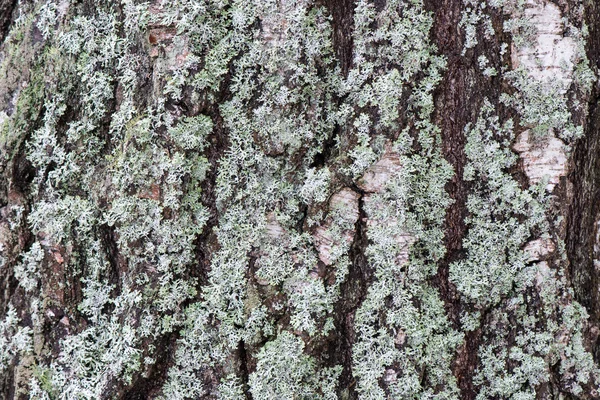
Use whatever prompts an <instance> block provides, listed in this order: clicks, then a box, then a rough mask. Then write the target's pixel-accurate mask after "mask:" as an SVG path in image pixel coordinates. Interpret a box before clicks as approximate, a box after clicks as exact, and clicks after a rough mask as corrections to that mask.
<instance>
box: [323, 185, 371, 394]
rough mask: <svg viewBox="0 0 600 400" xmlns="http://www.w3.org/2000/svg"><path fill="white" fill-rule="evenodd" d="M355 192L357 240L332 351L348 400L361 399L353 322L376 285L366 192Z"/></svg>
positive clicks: (336, 313)
mask: <svg viewBox="0 0 600 400" xmlns="http://www.w3.org/2000/svg"><path fill="white" fill-rule="evenodd" d="M353 190H355V191H357V192H359V193H360V197H359V199H358V210H359V216H358V220H357V221H356V224H355V226H354V232H355V233H354V240H353V241H352V244H351V246H350V254H349V256H350V260H351V263H350V266H349V269H348V275H347V276H346V279H345V280H344V282H342V284H341V285H340V298H339V300H338V301H337V303H336V304H335V307H334V324H335V328H336V329H335V332H336V340H335V341H334V342H333V344H332V346H330V349H329V351H330V357H331V360H332V362H333V363H334V364H339V365H342V366H343V370H342V374H341V376H340V380H339V385H340V386H339V387H340V390H341V396H340V398H344V399H348V400H351V399H358V394H357V393H356V390H355V383H356V382H355V378H354V376H353V374H352V346H353V344H354V341H355V340H356V332H355V331H354V319H355V316H356V311H357V310H358V308H359V307H360V305H361V304H362V303H363V301H364V299H365V297H366V295H367V289H368V287H369V285H370V284H371V282H372V281H373V270H372V268H370V267H369V263H368V261H367V257H366V255H365V249H366V247H367V245H368V244H369V239H368V238H367V215H366V213H365V211H364V192H362V191H361V190H360V189H359V188H358V187H356V186H355V187H353ZM344 396H346V397H344Z"/></svg>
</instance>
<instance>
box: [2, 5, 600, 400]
mask: <svg viewBox="0 0 600 400" xmlns="http://www.w3.org/2000/svg"><path fill="white" fill-rule="evenodd" d="M84 3H85V2H84ZM19 4H20V5H19V7H20V8H19V10H17V14H18V15H19V17H18V19H17V21H16V22H15V23H14V24H13V28H12V29H11V32H10V33H9V36H8V38H7V40H6V41H5V45H4V50H3V51H4V53H5V54H3V56H2V58H1V60H2V64H1V66H0V71H3V72H2V73H3V75H2V78H1V81H0V82H1V83H2V85H3V86H2V88H3V89H2V90H3V91H6V96H4V98H3V99H1V101H2V103H0V104H1V105H2V106H3V107H5V108H6V109H7V110H8V109H11V112H10V114H9V113H6V112H4V111H3V112H4V114H0V127H1V131H0V135H1V136H0V147H1V148H2V149H3V152H2V158H0V163H1V164H2V166H3V167H4V165H5V163H6V162H7V160H10V159H11V157H14V155H15V154H17V155H18V153H19V152H22V153H23V154H25V156H26V159H27V160H28V162H29V163H30V164H31V166H32V167H33V169H34V170H35V174H34V175H35V176H33V177H32V179H31V180H32V182H31V183H29V186H28V187H27V188H26V189H25V191H26V193H25V194H20V195H19V196H21V197H25V196H26V197H27V201H28V202H29V203H30V204H31V205H32V206H31V208H25V206H23V205H21V203H20V202H19V201H17V200H14V201H13V200H11V201H13V203H14V204H11V208H10V209H9V211H7V212H8V214H7V215H9V217H7V218H8V220H9V222H10V224H11V225H10V226H11V227H15V228H19V229H20V227H22V226H26V227H27V230H28V231H30V232H31V233H32V237H31V240H30V242H29V243H28V244H27V245H26V246H25V247H26V248H23V249H20V250H19V255H18V257H16V258H15V259H13V258H14V257H13V258H10V257H9V256H8V255H9V254H12V248H11V249H6V248H5V247H6V245H5V244H4V243H3V242H0V267H2V266H3V264H5V265H8V263H11V266H14V268H13V275H14V278H15V279H16V281H17V282H18V285H19V290H22V291H23V292H24V293H26V294H27V296H28V297H27V300H25V301H26V302H27V306H26V307H25V309H26V310H27V313H28V314H29V315H17V313H16V311H15V305H13V304H11V305H9V308H8V310H9V311H8V313H7V315H6V317H5V318H4V319H3V321H2V322H0V372H1V371H4V370H7V368H8V367H9V366H10V365H12V364H13V363H14V362H16V361H15V360H17V359H20V360H25V359H26V357H31V356H32V355H33V358H34V362H32V363H31V365H32V367H31V368H32V372H31V374H30V377H29V379H28V382H27V383H26V384H24V385H22V386H21V387H19V388H18V390H20V391H21V392H23V393H27V394H28V395H29V397H30V398H35V399H97V398H103V396H104V397H106V398H116V397H119V396H124V395H125V394H124V393H125V392H127V391H128V390H129V389H131V388H132V387H134V386H135V385H136V383H138V382H140V381H144V382H147V381H154V380H156V375H154V372H153V371H155V370H156V368H159V367H160V368H164V369H165V371H164V374H163V375H164V382H162V381H160V380H157V381H156V382H153V384H155V385H156V386H155V387H153V389H152V396H153V398H161V399H189V398H219V399H241V398H245V396H246V395H247V394H251V395H252V397H253V398H257V399H275V398H286V399H287V398H322V399H335V398H338V395H340V394H342V393H348V390H349V388H341V387H340V384H339V381H340V379H341V376H342V372H343V368H342V365H340V364H339V363H338V361H333V360H332V358H331V357H332V356H331V355H330V352H331V347H329V348H328V346H331V341H332V340H336V339H335V338H336V336H335V335H336V334H338V332H336V331H337V329H339V321H336V320H335V317H336V316H335V312H336V306H337V305H338V304H339V302H340V301H342V300H344V299H345V298H347V297H348V296H351V295H356V294H352V293H342V291H341V287H342V284H343V283H344V282H346V281H347V280H348V279H356V277H354V276H352V273H351V272H352V270H353V269H354V268H356V266H355V265H353V263H355V262H356V259H352V258H351V255H352V254H354V253H355V252H356V251H357V243H358V242H359V241H361V240H362V241H363V242H364V243H366V245H365V247H364V248H362V249H359V250H358V251H360V252H363V254H362V256H364V260H365V261H364V262H365V264H366V265H365V266H364V268H365V269H366V270H368V271H371V272H370V274H371V277H370V281H368V282H364V285H365V286H366V287H365V290H364V296H363V297H362V298H360V299H358V300H359V302H358V305H357V307H358V308H357V310H356V312H355V314H353V315H351V316H347V318H348V319H349V320H351V321H352V323H351V324H350V325H348V326H350V327H351V328H352V329H353V332H352V336H353V342H352V347H351V349H349V353H350V354H351V357H352V359H351V362H350V364H351V365H349V366H347V367H349V368H350V371H346V372H345V373H346V374H350V375H351V376H352V378H353V379H354V380H355V383H352V385H355V386H354V388H353V389H352V390H353V391H356V393H357V395H358V397H359V398H361V399H363V398H364V399H384V398H420V399H421V398H432V399H433V398H436V399H456V398H459V396H460V391H459V387H458V383H457V377H456V376H455V375H454V372H453V370H452V368H453V362H454V361H455V358H456V354H457V351H458V349H459V348H460V346H461V345H462V344H464V340H465V339H464V336H465V334H468V333H469V332H473V331H476V330H482V331H481V334H482V337H483V341H482V345H481V346H480V347H479V349H478V350H477V351H478V357H479V360H480V365H479V366H478V367H477V369H476V371H475V372H474V384H475V386H476V387H477V389H478V398H479V399H484V398H491V397H499V398H513V399H526V398H535V396H536V390H537V388H538V387H539V386H540V385H541V384H543V383H545V382H548V381H549V379H550V373H551V371H550V369H551V368H554V367H555V366H557V365H558V362H559V361H560V365H559V366H558V369H559V372H558V375H559V376H560V385H562V386H561V387H562V390H564V391H567V392H570V393H572V394H574V395H578V394H579V393H581V392H582V390H583V388H582V387H583V386H585V385H588V386H589V385H596V383H595V382H596V381H595V380H594V379H597V377H598V375H599V372H598V370H597V367H596V366H595V365H594V363H593V359H592V357H591V355H590V353H589V352H587V351H586V349H585V346H584V344H585V343H584V339H583V334H582V332H583V331H584V329H585V324H586V322H585V320H586V318H587V314H586V312H585V310H584V309H583V308H582V307H581V306H580V305H579V304H577V303H576V302H574V301H572V299H571V296H570V294H569V290H570V289H568V285H567V283H566V280H565V278H564V277H563V276H561V273H560V268H559V266H557V265H549V264H548V263H545V261H539V260H537V261H539V262H532V260H531V255H530V254H529V253H528V252H527V251H526V250H525V248H526V246H527V244H528V243H529V242H530V240H531V239H534V238H537V237H542V238H544V239H548V238H549V237H550V232H549V227H548V223H547V218H548V217H547V208H546V204H547V201H548V200H547V196H548V195H547V193H546V192H545V188H544V186H543V183H542V184H540V185H537V186H531V187H529V188H524V187H522V186H521V185H520V184H519V183H518V182H517V180H516V179H515V178H514V177H513V176H512V175H511V174H510V170H511V168H512V167H513V166H514V164H515V162H516V160H517V156H516V155H515V154H514V153H513V152H512V151H511V147H510V146H511V142H512V141H513V139H514V136H515V135H516V132H517V130H518V128H517V127H516V126H515V125H516V124H515V123H513V121H512V120H511V119H506V120H501V119H500V117H499V116H498V115H497V114H496V113H495V110H494V109H493V106H492V105H491V103H490V102H486V103H485V106H484V107H483V109H482V110H481V112H480V113H479V115H478V118H477V120H476V121H473V124H471V125H469V126H468V127H467V128H466V129H465V135H466V139H467V144H466V147H465V153H466V158H467V165H466V167H465V173H464V175H463V176H462V177H460V179H464V180H465V181H467V182H470V183H472V185H471V186H470V189H469V190H470V192H469V196H468V201H467V211H468V213H469V216H468V218H467V219H466V224H467V227H468V231H467V233H466V236H465V237H464V240H463V246H464V250H465V254H464V257H462V258H461V259H459V260H457V261H455V262H453V263H452V264H451V265H450V267H449V280H450V283H452V284H453V285H454V287H455V288H456V290H457V292H458V296H459V297H460V299H459V300H460V302H461V304H462V305H463V310H462V311H463V312H462V313H461V315H460V321H459V323H456V321H454V322H452V321H451V320H450V317H449V315H447V310H446V305H445V304H444V301H443V299H442V295H441V294H440V292H439V288H438V287H437V286H436V284H435V283H434V282H433V281H434V276H435V275H436V273H437V272H438V267H439V264H440V260H442V258H443V257H444V255H445V252H446V249H445V246H444V241H443V240H444V229H445V228H446V227H445V226H444V221H445V217H446V212H447V209H448V207H449V206H450V205H451V203H452V201H451V199H450V196H449V195H448V193H447V192H446V189H445V188H446V185H447V183H448V182H449V181H450V179H451V178H452V177H453V175H454V173H455V172H454V171H453V169H452V167H451V166H450V164H449V163H448V162H447V161H446V160H445V159H444V158H443V157H442V150H441V147H442V139H441V135H440V131H439V128H438V127H437V126H436V125H435V124H434V123H433V122H432V114H433V112H434V91H435V90H436V88H437V87H438V85H439V84H440V82H441V81H442V79H443V74H444V70H445V68H446V65H445V59H444V58H443V57H442V56H440V54H439V51H438V49H437V48H436V46H435V43H432V42H431V39H430V38H431V30H432V27H433V23H434V17H433V13H431V12H429V11H426V10H425V4H424V2H423V1H422V0H388V1H386V2H377V1H367V0H359V1H356V3H355V4H354V10H353V16H354V20H353V33H352V35H353V36H352V39H353V50H352V63H351V65H350V67H349V69H348V71H347V75H345V74H343V73H342V70H343V68H342V66H341V65H339V62H338V60H337V57H336V53H335V49H334V44H333V37H334V33H333V30H334V26H333V25H334V24H333V22H332V17H331V15H330V14H331V10H327V9H326V8H325V7H324V6H323V5H322V4H321V2H314V1H309V0H286V1H275V0H266V1H263V0H261V1H259V0H255V1H247V0H195V1H193V0H182V1H177V2H167V1H155V2H152V3H138V2H135V1H132V0H123V1H121V2H116V3H115V2H110V1H100V2H94V7H92V8H90V7H86V6H85V5H84V4H81V3H74V2H69V1H52V0H48V1H39V2H36V3H34V4H33V5H26V4H21V3H19ZM464 4H465V7H466V8H465V10H466V11H465V14H464V15H463V21H462V22H461V25H460V26H461V28H462V29H464V31H465V35H466V36H465V37H466V43H465V52H464V53H463V54H466V53H467V51H468V50H469V49H471V48H473V47H474V46H475V45H476V44H477V37H478V35H477V32H478V29H479V30H480V32H483V33H484V35H483V36H481V37H480V40H484V39H485V38H486V37H490V36H491V35H493V34H494V32H493V31H494V28H493V26H492V23H491V19H490V17H489V15H487V14H486V9H487V8H489V7H492V8H497V9H500V8H503V9H504V10H505V11H507V13H513V14H514V18H512V17H511V18H512V19H510V20H509V21H508V22H507V23H506V24H505V26H504V29H505V30H506V31H507V32H511V33H512V34H513V42H514V43H515V45H516V46H517V47H518V48H520V47H522V46H526V45H527V44H528V43H531V42H530V41H531V40H533V39H532V38H533V37H535V34H536V31H535V29H533V28H534V27H533V28H532V25H531V24H527V23H526V22H527V21H524V20H523V19H522V15H520V14H519V13H520V12H524V11H523V4H524V3H523V2H520V3H519V2H511V1H494V0H489V1H486V2H481V1H474V0H465V1H464ZM571 25H572V26H571ZM571 25H570V28H571V30H570V32H571V33H572V35H573V37H575V38H576V43H577V46H578V47H577V49H578V50H577V51H578V53H577V55H576V57H577V59H576V60H574V65H575V67H574V68H575V73H574V74H575V75H574V78H573V81H574V82H576V84H578V85H580V86H581V88H582V91H584V92H585V91H586V90H588V89H586V88H589V85H590V83H591V82H592V80H593V75H592V74H591V73H590V71H589V68H588V64H589V63H588V61H587V59H586V58H585V54H584V49H583V40H584V37H585V29H584V28H581V29H576V28H575V25H574V24H571ZM482 29H483V31H481V30H482ZM26 40H27V41H30V42H31V41H34V42H35V45H33V46H32V47H28V46H25V45H24V44H23V43H25V41H26ZM507 48H508V44H506V46H503V47H502V49H501V50H500V51H501V52H502V54H505V53H506V52H507V51H508V50H507ZM34 54H35V58H36V61H35V62H34V61H33V59H34ZM488 56H490V57H489V58H488V57H486V56H485V55H481V56H480V57H479V58H478V60H477V63H476V64H477V65H478V70H479V71H480V72H481V73H482V74H483V75H484V76H486V77H487V78H492V77H496V76H498V75H499V74H500V75H501V76H502V79H506V81H507V83H508V84H510V85H512V87H513V89H514V90H513V91H511V93H510V94H504V95H503V96H502V97H501V98H499V99H495V100H496V101H497V102H498V101H500V102H502V103H503V105H504V106H506V107H508V108H511V109H513V110H514V112H515V113H517V114H518V115H519V116H520V120H519V121H520V122H519V123H520V124H521V126H520V127H519V128H527V129H531V130H532V132H533V133H535V134H540V135H541V134H546V135H547V134H548V133H549V132H550V133H552V134H556V135H557V136H558V137H560V138H561V139H564V140H566V141H572V140H573V139H575V138H577V137H579V136H581V129H580V128H579V127H578V126H577V124H576V123H575V122H574V121H573V120H572V116H571V114H570V110H571V108H570V107H569V106H568V103H567V102H566V97H565V91H566V90H567V89H568V88H567V87H566V86H565V82H560V83H558V84H557V85H556V86H550V85H545V84H543V83H540V82H539V81H538V80H536V79H534V78H532V76H531V73H528V71H527V69H526V68H524V67H521V68H517V67H516V66H514V65H513V66H508V65H501V66H500V65H492V63H491V62H490V59H492V57H491V55H488ZM28 65H31V66H32V70H31V73H30V77H26V78H29V79H24V81H25V80H26V81H27V82H28V84H27V86H26V87H23V88H19V87H18V83H19V82H20V81H19V79H18V78H16V77H15V76H14V75H13V74H11V73H10V71H12V70H11V69H12V68H15V66H28ZM513 67H514V68H513ZM511 68H512V69H514V71H512V72H507V71H509V70H510V69H511ZM5 88H6V89H5ZM3 94H5V93H3ZM11 96H12V97H11ZM9 103H10V104H9ZM9 105H10V106H9ZM4 149H7V151H6V152H5V151H4ZM5 154H6V155H7V156H5ZM1 171H3V170H0V172H1ZM3 179H4V178H3ZM11 195H12V196H13V197H15V196H16V197H18V196H17V194H16V193H12V194H11ZM20 201H21V202H22V200H20ZM357 226H360V227H361V228H360V231H361V233H359V232H358V231H359V229H357ZM1 232H2V231H0V233H1ZM359 235H364V237H363V238H361V237H359ZM553 239H554V238H553ZM199 242H201V243H199ZM14 248H15V249H16V248H17V247H14ZM4 254H7V256H6V257H5V256H4ZM11 257H12V256H11ZM9 258H10V259H9ZM531 298H536V299H539V300H538V302H539V304H541V307H539V309H538V310H533V311H532V310H531V307H530V301H531ZM352 300H357V299H352ZM21 307H22V305H21ZM507 310H508V311H507ZM27 313H26V314H27ZM25 317H27V318H25ZM50 325H51V326H53V327H54V328H53V329H55V330H56V332H57V334H56V335H57V336H56V338H55V339H51V340H56V342H46V341H45V340H46V337H47V336H46V335H45V329H46V328H45V327H46V326H50ZM337 340H339V338H338V339H337ZM342 340H345V339H342ZM165 341H170V346H171V347H169V349H168V351H167V353H168V354H165V349H161V348H159V347H160V346H161V343H164V342H165ZM241 364H244V365H241ZM23 365H25V364H23ZM27 365H29V364H27ZM340 397H342V396H340Z"/></svg>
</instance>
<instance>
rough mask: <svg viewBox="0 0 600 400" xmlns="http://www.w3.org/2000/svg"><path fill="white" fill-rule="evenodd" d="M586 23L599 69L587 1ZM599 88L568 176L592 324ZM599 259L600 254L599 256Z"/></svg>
mask: <svg viewBox="0 0 600 400" xmlns="http://www.w3.org/2000/svg"><path fill="white" fill-rule="evenodd" d="M585 20H586V21H585V22H586V24H587V26H588V28H589V33H590V34H589V36H588V37H587V39H586V52H587V57H588V59H589V60H590V61H591V67H592V70H594V71H598V69H599V68H600V6H599V5H598V3H597V2H595V1H587V2H586V8H585ZM599 105H600V87H599V85H598V82H596V84H595V86H594V87H593V89H592V93H591V96H590V100H589V102H588V118H587V120H586V121H585V124H584V136H583V137H582V138H581V139H579V140H578V142H577V143H576V145H575V149H574V152H573V163H572V168H571V171H570V173H569V176H568V178H569V181H570V182H571V184H572V190H571V197H572V199H571V202H570V204H569V209H568V212H567V231H566V239H565V244H566V251H567V257H568V260H569V275H570V278H571V283H572V285H573V289H574V293H575V299H576V300H577V301H578V302H580V303H581V304H582V305H583V306H585V307H586V309H587V310H588V312H589V314H590V323H591V324H592V325H596V326H598V324H599V323H600V298H599V293H598V288H599V285H600V276H599V275H598V270H597V269H596V268H595V267H594V258H595V257H594V256H595V255H594V243H595V239H596V234H597V232H598V228H597V224H596V221H598V219H599V217H600V204H599V202H598V199H599V198H600V156H599V155H600V107H599ZM596 257H597V254H596ZM593 354H594V359H595V361H596V362H597V363H598V362H600V342H598V341H597V342H596V344H595V345H594V349H593Z"/></svg>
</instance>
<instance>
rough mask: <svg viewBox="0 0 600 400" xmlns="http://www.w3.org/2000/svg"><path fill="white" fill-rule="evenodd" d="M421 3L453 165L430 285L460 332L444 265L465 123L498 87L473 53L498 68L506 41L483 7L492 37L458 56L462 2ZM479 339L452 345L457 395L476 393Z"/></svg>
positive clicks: (457, 209)
mask: <svg viewBox="0 0 600 400" xmlns="http://www.w3.org/2000/svg"><path fill="white" fill-rule="evenodd" d="M425 7H426V9H428V10H431V12H432V13H433V15H434V24H433V28H432V32H431V36H432V38H431V40H432V42H433V43H435V44H436V46H437V47H438V52H439V53H440V54H441V55H443V56H445V57H446V60H447V67H446V71H445V74H444V77H443V79H442V81H441V83H440V85H439V86H438V89H437V91H436V92H435V94H434V96H435V111H434V114H433V119H434V123H435V124H436V125H437V126H438V127H439V128H440V131H441V137H442V154H443V156H444V158H445V159H446V160H447V161H448V162H449V163H450V164H451V165H452V167H453V168H454V176H453V177H452V179H451V180H450V181H449V182H448V183H447V184H446V187H445V189H446V191H447V192H448V194H449V195H450V197H451V198H452V200H453V203H452V204H451V205H450V207H448V209H447V211H446V218H445V229H444V230H445V235H444V243H445V246H446V256H445V257H444V259H443V260H441V262H440V264H439V267H438V272H437V274H436V276H434V278H433V279H432V283H433V285H434V286H435V287H436V288H437V289H438V290H439V293H440V296H441V298H442V300H443V301H444V305H445V309H446V312H447V313H448V317H449V319H450V321H451V323H452V325H453V326H454V328H455V329H458V330H461V324H460V321H459V317H460V313H461V310H462V309H463V308H464V307H467V306H468V305H466V304H463V303H461V301H460V295H459V294H458V293H457V292H456V288H455V286H454V285H453V284H452V283H451V282H450V280H449V266H450V264H451V263H453V262H455V261H457V260H460V259H462V258H464V257H465V252H464V249H463V246H462V242H463V239H464V237H465V235H466V233H467V225H466V223H465V218H466V217H467V216H468V211H467V207H466V201H467V197H468V194H469V190H470V188H469V185H468V183H467V182H465V180H464V179H463V172H464V167H465V165H466V163H467V156H466V153H465V145H466V136H465V127H466V126H467V125H468V124H469V123H474V122H475V121H476V120H477V118H478V116H479V111H480V109H481V106H482V104H483V101H484V99H486V98H487V99H489V101H491V102H492V103H493V104H497V103H498V98H499V95H500V93H501V90H502V83H501V82H500V81H499V78H497V77H492V78H490V77H485V76H484V75H483V74H482V73H481V71H479V68H478V66H477V57H478V56H479V55H482V54H485V55H486V56H487V57H488V59H490V61H491V63H492V65H494V66H497V67H498V69H500V68H499V66H500V65H501V63H502V60H501V59H500V58H499V55H498V54H499V51H498V50H499V48H500V44H501V43H502V42H503V41H505V42H509V41H508V39H507V38H506V37H505V35H504V33H503V29H502V23H503V16H502V14H501V13H499V12H497V11H495V10H493V9H491V10H490V9H488V10H486V11H487V12H488V13H489V14H490V15H491V18H492V23H493V25H494V28H495V30H496V35H495V36H494V37H491V38H486V39H483V35H479V36H478V38H479V39H480V43H479V44H477V46H475V47H474V48H472V49H468V50H467V51H466V52H465V54H464V55H463V54H462V52H463V48H464V43H465V36H464V32H463V31H462V29H461V28H460V26H459V23H460V20H461V18H462V12H463V11H464V8H465V5H464V3H463V0H425ZM481 339H482V338H481V331H480V330H476V331H472V332H467V333H466V334H465V339H464V343H463V345H462V346H461V347H459V348H458V349H457V354H456V357H455V360H454V363H453V366H452V368H453V372H454V375H455V377H456V379H457V382H458V387H459V389H460V392H461V395H460V397H461V399H465V400H472V399H474V398H475V397H476V395H477V389H476V387H475V385H474V383H473V375H474V371H475V368H476V367H477V364H478V363H479V359H478V348H479V345H480V344H481Z"/></svg>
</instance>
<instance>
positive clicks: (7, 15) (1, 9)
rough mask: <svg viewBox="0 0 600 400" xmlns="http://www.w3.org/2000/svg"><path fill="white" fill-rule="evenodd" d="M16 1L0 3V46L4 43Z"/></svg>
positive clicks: (4, 0)
mask: <svg viewBox="0 0 600 400" xmlns="http://www.w3.org/2000/svg"><path fill="white" fill-rule="evenodd" d="M17 3H18V1H17V0H2V1H0V44H1V43H2V42H4V39H6V36H7V35H8V31H9V28H10V23H11V22H12V15H13V11H14V10H15V8H16V7H17Z"/></svg>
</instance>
